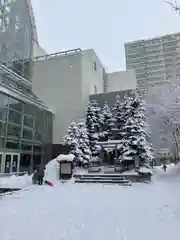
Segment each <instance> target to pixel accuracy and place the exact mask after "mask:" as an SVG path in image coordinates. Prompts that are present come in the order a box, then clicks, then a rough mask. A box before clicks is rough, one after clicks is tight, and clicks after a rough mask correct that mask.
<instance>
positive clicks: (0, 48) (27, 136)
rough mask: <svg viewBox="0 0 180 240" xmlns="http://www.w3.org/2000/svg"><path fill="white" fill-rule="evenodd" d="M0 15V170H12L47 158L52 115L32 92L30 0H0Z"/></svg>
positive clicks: (33, 39) (33, 27)
mask: <svg viewBox="0 0 180 240" xmlns="http://www.w3.org/2000/svg"><path fill="white" fill-rule="evenodd" d="M0 16H1V17H0V40H1V41H0V173H12V172H19V171H24V170H25V171H27V170H30V169H31V170H32V168H33V167H35V166H36V165H39V164H41V162H42V161H48V160H49V159H51V148H52V124H53V114H52V112H51V110H50V109H48V108H47V107H46V106H45V104H44V103H43V102H42V101H41V100H40V99H39V98H38V97H37V96H36V95H35V94H34V93H33V92H32V83H31V81H30V78H31V70H32V68H31V66H32V65H31V61H30V59H31V58H32V56H33V45H34V43H38V38H37V32H36V25H35V21H34V16H33V11H32V7H31V2H30V0H18V1H9V0H3V1H0Z"/></svg>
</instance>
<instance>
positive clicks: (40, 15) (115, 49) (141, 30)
mask: <svg viewBox="0 0 180 240" xmlns="http://www.w3.org/2000/svg"><path fill="white" fill-rule="evenodd" d="M31 1H32V5H33V8H34V13H35V18H36V25H37V30H38V36H39V43H40V45H41V46H42V47H43V48H44V49H45V50H46V51H47V52H48V53H53V52H58V51H61V50H64V49H65V50H68V49H73V48H78V47H80V48H82V49H86V48H94V49H95V51H96V53H97V55H98V56H99V58H100V59H101V61H102V63H103V64H104V66H105V67H106V68H108V70H109V71H115V70H120V69H124V68H125V56H124V42H127V41H131V40H138V39H140V38H149V37H153V36H159V35H164V34H168V33H173V32H177V31H179V29H180V15H177V14H176V13H175V12H174V11H172V8H171V6H169V5H168V4H166V3H164V1H163V0H124V1H123V0H111V1H109V0H106V1H104V0H76V1H73V0H31ZM170 1H172V2H173V0H170Z"/></svg>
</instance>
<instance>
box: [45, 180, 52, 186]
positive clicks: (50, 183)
mask: <svg viewBox="0 0 180 240" xmlns="http://www.w3.org/2000/svg"><path fill="white" fill-rule="evenodd" d="M44 183H45V184H47V185H49V186H53V183H52V182H50V181H48V180H45V181H44Z"/></svg>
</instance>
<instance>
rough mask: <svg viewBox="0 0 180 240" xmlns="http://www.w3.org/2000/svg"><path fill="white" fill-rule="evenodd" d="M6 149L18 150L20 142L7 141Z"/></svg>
mask: <svg viewBox="0 0 180 240" xmlns="http://www.w3.org/2000/svg"><path fill="white" fill-rule="evenodd" d="M6 148H9V149H20V142H19V141H17V140H12V139H7V140H6Z"/></svg>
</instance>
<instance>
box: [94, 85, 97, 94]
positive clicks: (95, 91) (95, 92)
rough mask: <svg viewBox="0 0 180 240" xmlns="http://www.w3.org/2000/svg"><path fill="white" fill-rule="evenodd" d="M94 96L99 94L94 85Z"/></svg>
mask: <svg viewBox="0 0 180 240" xmlns="http://www.w3.org/2000/svg"><path fill="white" fill-rule="evenodd" d="M94 94H97V87H96V85H95V84H94Z"/></svg>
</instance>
